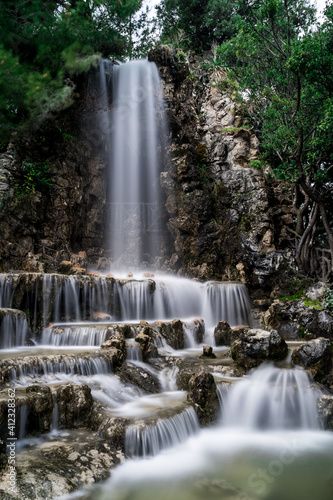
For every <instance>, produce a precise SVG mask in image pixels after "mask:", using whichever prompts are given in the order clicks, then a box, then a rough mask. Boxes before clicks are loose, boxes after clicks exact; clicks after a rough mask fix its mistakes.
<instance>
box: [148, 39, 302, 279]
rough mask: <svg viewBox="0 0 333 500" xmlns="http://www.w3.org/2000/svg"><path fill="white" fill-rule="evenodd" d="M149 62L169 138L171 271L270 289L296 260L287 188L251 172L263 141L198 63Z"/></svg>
mask: <svg viewBox="0 0 333 500" xmlns="http://www.w3.org/2000/svg"><path fill="white" fill-rule="evenodd" d="M150 59H151V60H153V61H155V62H156V64H157V65H158V67H159V70H160V74H161V77H162V80H163V85H164V91H165V96H166V103H167V107H168V115H169V122H170V129H171V137H172V142H171V157H172V166H171V169H170V171H169V172H163V173H162V176H161V182H162V186H163V188H164V190H165V193H166V196H167V200H166V209H167V211H168V214H169V220H168V228H169V230H170V233H171V235H172V238H171V240H172V241H171V243H170V247H169V249H168V251H169V253H170V254H171V257H170V259H169V261H168V262H167V266H169V268H170V269H171V270H172V271H177V272H178V273H179V274H185V275H186V274H189V275H192V276H196V277H198V278H205V279H211V278H213V279H228V280H229V279H241V280H242V281H243V282H247V284H250V285H251V288H252V289H253V288H256V287H257V288H258V289H264V288H268V289H269V288H272V286H274V279H275V276H276V274H277V270H278V269H280V268H281V266H283V265H285V266H287V267H288V266H289V265H290V263H291V262H292V252H291V251H290V249H289V241H290V238H289V237H288V232H287V227H288V225H291V224H292V222H293V219H292V206H291V192H290V189H289V188H288V186H286V185H282V184H281V183H280V184H279V183H277V182H276V181H275V180H274V179H273V178H272V177H270V176H269V172H265V171H264V170H262V169H260V170H258V169H255V168H251V166H252V165H256V164H255V162H254V160H257V159H258V154H259V141H258V138H257V137H256V135H255V133H254V131H253V130H252V129H251V128H250V126H249V124H248V122H247V121H246V119H244V117H243V116H242V113H241V109H240V106H239V105H238V104H237V103H236V102H235V99H232V97H230V95H228V93H226V92H221V91H220V90H219V87H218V86H217V85H216V84H215V82H214V75H212V74H207V73H205V72H204V71H202V70H201V69H200V64H199V62H198V60H197V59H196V58H193V59H191V60H189V61H187V60H185V59H184V57H182V55H181V54H176V53H175V52H173V51H172V50H171V49H169V48H166V47H158V48H157V49H155V50H154V51H152V52H151V53H150ZM251 162H252V163H251Z"/></svg>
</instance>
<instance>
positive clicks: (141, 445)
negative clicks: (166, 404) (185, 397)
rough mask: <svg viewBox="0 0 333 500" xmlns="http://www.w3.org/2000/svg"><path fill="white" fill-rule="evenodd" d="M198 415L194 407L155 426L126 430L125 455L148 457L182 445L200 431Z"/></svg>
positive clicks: (161, 420)
mask: <svg viewBox="0 0 333 500" xmlns="http://www.w3.org/2000/svg"><path fill="white" fill-rule="evenodd" d="M199 428H200V425H199V420H198V417H197V414H196V413H195V411H194V409H193V408H192V407H190V408H187V409H186V410H184V411H182V412H181V413H178V414H177V415H174V416H173V417H170V418H165V419H160V420H158V421H157V422H156V424H153V425H147V426H145V427H144V428H142V427H141V426H140V425H138V426H136V425H133V426H130V427H128V428H127V429H126V436H125V454H126V455H127V456H128V457H148V456H154V455H157V454H158V453H160V451H161V450H164V449H166V448H171V447H173V446H176V445H177V444H179V443H182V442H183V441H185V440H186V439H187V438H189V437H190V436H192V435H193V434H195V433H197V432H198V431H199Z"/></svg>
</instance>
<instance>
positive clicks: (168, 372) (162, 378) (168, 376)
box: [158, 366, 179, 391]
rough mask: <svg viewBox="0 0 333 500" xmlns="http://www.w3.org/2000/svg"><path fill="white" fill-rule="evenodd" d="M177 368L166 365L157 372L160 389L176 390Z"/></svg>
mask: <svg viewBox="0 0 333 500" xmlns="http://www.w3.org/2000/svg"><path fill="white" fill-rule="evenodd" d="M178 373H179V368H178V367H177V366H173V367H172V368H169V367H166V368H163V370H161V371H160V373H159V374H158V380H159V383H160V386H161V389H162V391H176V390H177V375H178Z"/></svg>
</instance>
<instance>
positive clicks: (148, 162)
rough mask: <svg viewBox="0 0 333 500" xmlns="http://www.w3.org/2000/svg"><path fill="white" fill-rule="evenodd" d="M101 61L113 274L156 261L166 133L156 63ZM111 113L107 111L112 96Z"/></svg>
mask: <svg viewBox="0 0 333 500" xmlns="http://www.w3.org/2000/svg"><path fill="white" fill-rule="evenodd" d="M110 65H111V63H110V62H108V61H102V63H101V66H100V88H101V92H102V93H104V95H103V97H102V100H103V105H104V109H105V111H104V112H103V113H100V120H101V121H102V122H103V125H104V130H105V123H108V122H109V126H108V127H107V130H108V131H109V133H107V134H106V137H105V140H106V142H107V147H108V146H109V145H110V147H109V154H108V158H107V160H108V164H109V178H108V184H109V189H108V204H107V211H108V226H109V233H110V250H111V259H112V265H113V268H114V269H124V268H127V269H128V267H130V268H131V269H133V268H138V267H144V266H147V265H148V264H149V265H152V264H153V261H154V259H155V258H156V257H158V255H159V246H160V242H159V235H160V224H159V219H160V198H161V197H160V181H159V175H160V171H161V168H162V165H163V162H165V158H166V153H165V146H166V139H167V128H166V121H165V118H164V114H165V111H164V103H163V94H162V90H161V84H160V77H159V73H158V69H157V67H156V65H155V63H151V62H148V61H145V60H140V61H131V62H129V63H126V64H122V65H120V66H117V65H115V66H113V67H110ZM110 75H112V97H113V99H112V109H111V113H110V112H109V111H108V107H109V101H110V99H109V94H110V93H111V78H110Z"/></svg>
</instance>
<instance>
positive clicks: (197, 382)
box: [187, 372, 219, 426]
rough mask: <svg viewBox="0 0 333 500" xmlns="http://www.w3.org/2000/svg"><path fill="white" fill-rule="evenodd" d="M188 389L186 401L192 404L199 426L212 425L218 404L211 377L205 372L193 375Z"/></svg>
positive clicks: (214, 385)
mask: <svg viewBox="0 0 333 500" xmlns="http://www.w3.org/2000/svg"><path fill="white" fill-rule="evenodd" d="M189 388H190V390H189V393H188V395H187V400H188V401H189V402H191V403H192V404H193V406H194V409H195V411H196V412H197V415H198V418H199V421H200V424H201V425H202V426H207V425H210V424H212V423H214V422H215V421H216V418H217V415H218V413H219V402H218V397H217V393H216V384H215V380H214V377H213V375H212V374H211V373H207V372H206V373H199V374H198V375H194V376H193V377H192V378H191V380H190V381H189Z"/></svg>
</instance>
